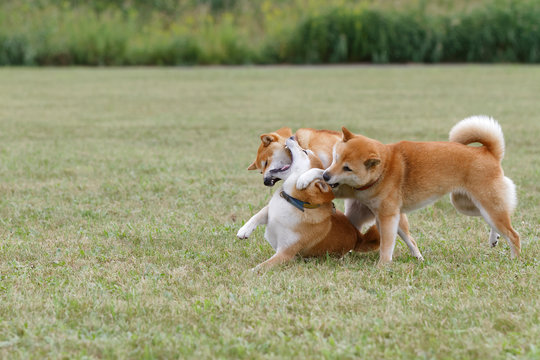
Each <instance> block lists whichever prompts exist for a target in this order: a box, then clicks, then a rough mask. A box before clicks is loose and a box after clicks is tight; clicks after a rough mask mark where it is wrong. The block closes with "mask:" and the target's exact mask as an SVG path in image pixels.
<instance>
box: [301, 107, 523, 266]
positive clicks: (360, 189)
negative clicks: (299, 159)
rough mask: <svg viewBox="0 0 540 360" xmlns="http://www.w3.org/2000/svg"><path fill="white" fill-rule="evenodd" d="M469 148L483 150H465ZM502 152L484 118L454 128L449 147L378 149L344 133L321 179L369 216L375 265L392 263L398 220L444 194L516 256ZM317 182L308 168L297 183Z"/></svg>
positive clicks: (496, 131)
mask: <svg viewBox="0 0 540 360" xmlns="http://www.w3.org/2000/svg"><path fill="white" fill-rule="evenodd" d="M471 143H480V144H482V145H483V146H480V147H474V146H467V145H468V144H471ZM504 147H505V146H504V137H503V133H502V130H501V127H500V125H499V124H498V123H497V122H496V121H495V120H493V119H492V118H489V117H486V116H474V117H470V118H467V119H464V120H462V121H460V122H459V123H457V124H456V125H455V126H454V127H453V128H452V130H451V131H450V142H411V141H400V142H398V143H395V144H389V145H385V144H382V143H380V142H379V141H377V140H373V139H370V138H367V137H365V136H362V135H354V134H352V133H351V132H350V131H348V130H347V129H346V128H343V139H342V141H341V142H339V143H337V144H336V145H335V147H334V153H333V161H332V164H331V165H330V167H329V168H328V169H326V170H325V171H324V172H322V177H323V179H324V180H325V181H326V182H327V183H328V184H329V185H330V186H331V187H332V188H336V187H338V186H339V188H338V189H336V191H335V193H336V195H337V196H339V197H353V198H355V199H358V200H359V201H361V202H362V203H363V204H365V205H366V206H367V207H369V209H371V211H372V212H373V213H374V214H375V217H376V222H377V225H378V228H379V231H380V234H381V247H380V260H379V262H380V263H381V264H384V263H389V262H391V261H392V253H393V250H394V245H395V237H396V230H397V226H398V222H399V217H400V214H401V213H404V212H408V211H412V210H415V209H418V208H421V207H423V206H425V205H427V204H429V203H431V202H433V201H435V200H436V199H438V198H439V197H441V196H442V195H444V194H447V193H449V192H452V193H453V194H452V202H453V204H454V206H456V208H457V209H458V210H459V211H461V212H463V213H466V214H468V215H481V216H482V217H483V218H484V219H485V220H486V222H487V223H488V224H489V225H490V227H491V234H490V243H491V245H492V246H494V245H495V244H496V243H497V234H500V235H502V236H503V237H504V238H505V239H506V240H507V241H508V244H509V245H510V250H511V254H512V257H517V256H518V255H519V253H520V248H521V246H520V239H519V235H518V233H517V232H516V231H515V230H514V229H513V228H512V225H511V223H510V214H511V213H512V212H513V210H514V208H515V207H516V204H517V199H516V190H515V185H514V183H513V182H512V180H510V179H509V178H507V177H505V176H504V172H503V170H502V167H501V164H500V162H501V160H502V158H503V155H504ZM318 176H321V171H320V170H318V171H313V170H312V171H310V172H309V173H306V174H304V176H303V177H302V178H301V179H299V181H298V184H297V185H298V187H299V188H303V187H304V186H305V185H306V184H307V183H311V182H312V181H313V180H314V179H316V178H317V177H318ZM340 185H343V186H340Z"/></svg>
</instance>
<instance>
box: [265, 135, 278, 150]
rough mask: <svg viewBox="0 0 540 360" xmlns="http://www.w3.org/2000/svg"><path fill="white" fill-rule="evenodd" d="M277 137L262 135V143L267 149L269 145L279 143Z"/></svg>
mask: <svg viewBox="0 0 540 360" xmlns="http://www.w3.org/2000/svg"><path fill="white" fill-rule="evenodd" d="M277 139H278V138H277V136H276V135H274V134H262V135H261V141H262V143H263V145H264V146H265V147H266V146H268V145H270V143H272V142H273V141H277Z"/></svg>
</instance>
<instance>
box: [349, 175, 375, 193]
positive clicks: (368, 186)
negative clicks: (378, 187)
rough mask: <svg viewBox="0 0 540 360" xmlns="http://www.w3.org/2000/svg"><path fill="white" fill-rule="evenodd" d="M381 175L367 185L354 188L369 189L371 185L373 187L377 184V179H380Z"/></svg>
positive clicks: (359, 189) (358, 189)
mask: <svg viewBox="0 0 540 360" xmlns="http://www.w3.org/2000/svg"><path fill="white" fill-rule="evenodd" d="M379 179H380V177H378V178H377V180H375V181H373V182H371V183H369V184H367V185H364V186H361V187H359V188H354V190H356V191H364V190H367V189H369V188H370V187H372V186H373V185H375V184H376V183H377V181H379Z"/></svg>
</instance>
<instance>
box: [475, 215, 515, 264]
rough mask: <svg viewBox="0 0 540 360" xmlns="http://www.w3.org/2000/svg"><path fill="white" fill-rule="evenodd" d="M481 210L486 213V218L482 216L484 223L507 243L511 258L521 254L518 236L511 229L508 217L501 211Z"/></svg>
mask: <svg viewBox="0 0 540 360" xmlns="http://www.w3.org/2000/svg"><path fill="white" fill-rule="evenodd" d="M482 210H483V211H482V212H484V211H485V212H486V216H484V219H485V220H486V222H488V224H490V225H491V226H492V227H494V228H495V229H496V232H497V233H499V234H501V235H502V236H503V237H504V238H505V239H506V241H507V242H508V245H509V246H510V251H511V252H512V258H516V257H518V256H519V253H520V252H521V242H520V239H519V234H518V233H517V232H516V231H515V230H514V228H512V224H511V223H510V215H509V214H508V213H507V212H503V211H493V209H491V208H484V209H482ZM494 232H495V231H493V230H492V234H493V233H494ZM495 238H496V237H495ZM490 240H491V236H490ZM492 244H493V243H492ZM495 244H496V243H495ZM493 246H494V245H493Z"/></svg>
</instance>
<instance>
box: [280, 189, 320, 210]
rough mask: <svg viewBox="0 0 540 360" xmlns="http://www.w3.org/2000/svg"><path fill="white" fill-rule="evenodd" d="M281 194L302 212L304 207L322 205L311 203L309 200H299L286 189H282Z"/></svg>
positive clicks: (313, 207) (314, 207) (311, 207)
mask: <svg viewBox="0 0 540 360" xmlns="http://www.w3.org/2000/svg"><path fill="white" fill-rule="evenodd" d="M280 195H281V197H282V198H284V199H285V200H287V202H288V203H289V204H291V205H292V206H294V207H295V208H297V209H298V210H300V211H302V212H303V211H304V209H316V208H318V207H320V206H321V205H315V204H310V203H308V202H305V201H302V200H298V199H297V198H293V197H292V196H291V195H289V194H287V193H286V192H285V191H281V194H280Z"/></svg>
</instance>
